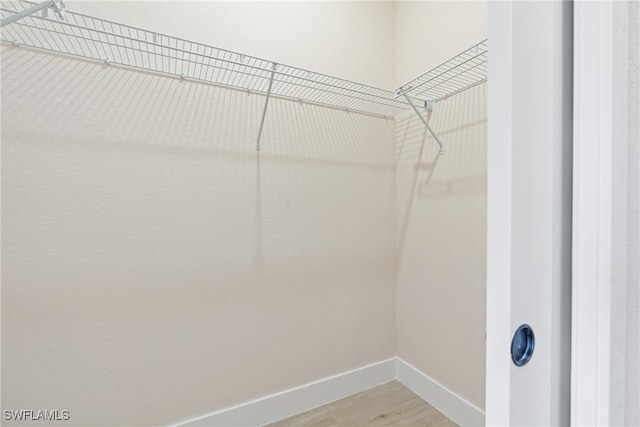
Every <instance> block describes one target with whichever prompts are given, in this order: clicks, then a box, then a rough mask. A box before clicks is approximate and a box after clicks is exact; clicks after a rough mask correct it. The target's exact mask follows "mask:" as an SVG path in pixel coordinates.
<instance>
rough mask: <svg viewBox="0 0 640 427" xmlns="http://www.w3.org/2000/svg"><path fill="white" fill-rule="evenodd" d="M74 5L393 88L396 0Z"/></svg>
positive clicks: (78, 1)
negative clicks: (394, 0)
mask: <svg viewBox="0 0 640 427" xmlns="http://www.w3.org/2000/svg"><path fill="white" fill-rule="evenodd" d="M68 7H69V10H74V11H77V12H82V13H86V14H89V15H96V16H100V17H104V18H106V19H112V20H115V21H118V22H123V23H128V24H131V25H135V26H138V27H142V28H147V29H151V30H154V31H158V32H160V33H166V34H170V35H174V36H177V37H182V38H186V39H188V40H195V41H198V42H201V43H206V44H210V45H212V46H218V47H221V48H225V49H230V50H235V51H238V52H241V53H245V54H247V55H254V56H258V57H262V58H264V59H268V60H273V61H278V62H280V63H282V64H288V65H294V66H297V67H301V68H308V69H310V70H313V71H316V72H319V73H325V74H331V75H336V76H338V77H342V78H345V79H350V80H355V81H357V82H362V83H367V84H370V85H373V86H378V87H382V88H386V89H393V84H394V71H395V68H394V61H393V55H394V49H395V45H394V40H395V33H394V29H395V27H394V2H393V1H346V2H345V1H212V0H205V1H202V0H199V1H188V2H183V1H148V0H147V1H121V0H100V1H86V0H70V1H69V2H68Z"/></svg>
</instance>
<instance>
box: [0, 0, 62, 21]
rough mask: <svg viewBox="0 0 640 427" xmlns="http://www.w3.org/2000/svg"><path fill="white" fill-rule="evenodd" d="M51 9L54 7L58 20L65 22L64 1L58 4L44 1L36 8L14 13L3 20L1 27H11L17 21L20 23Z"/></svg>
mask: <svg viewBox="0 0 640 427" xmlns="http://www.w3.org/2000/svg"><path fill="white" fill-rule="evenodd" d="M49 7H53V10H54V11H55V12H56V15H58V18H60V19H62V20H64V11H65V5H64V2H62V1H59V2H56V0H46V1H43V2H42V3H38V4H36V5H35V6H32V7H30V8H28V9H25V10H23V11H21V12H17V13H14V14H13V15H11V16H9V17H7V18H4V19H1V20H0V27H4V26H5V25H9V24H11V23H14V22H16V21H19V20H20V19H22V18H24V17H26V16H29V15H33V14H34V13H37V12H40V11H41V10H44V11H45V12H46V10H47V9H48V8H49Z"/></svg>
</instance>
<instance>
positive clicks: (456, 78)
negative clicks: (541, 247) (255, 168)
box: [0, 0, 488, 152]
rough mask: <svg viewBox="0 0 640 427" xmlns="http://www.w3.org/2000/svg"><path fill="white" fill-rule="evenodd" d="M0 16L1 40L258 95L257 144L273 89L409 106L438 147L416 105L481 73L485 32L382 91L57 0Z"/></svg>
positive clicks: (333, 102)
mask: <svg viewBox="0 0 640 427" xmlns="http://www.w3.org/2000/svg"><path fill="white" fill-rule="evenodd" d="M50 9H51V10H52V11H53V13H52V14H50V13H49V10H50ZM50 15H51V17H50ZM0 18H1V20H0V27H2V28H1V38H0V40H1V41H2V42H3V43H13V44H14V45H17V46H21V45H23V46H27V47H30V48H34V49H41V50H44V51H49V52H54V53H56V54H65V55H72V56H76V57H80V58H85V59H90V60H97V61H104V62H105V63H107V64H116V65H119V66H124V67H131V68H135V69H140V70H144V71H150V72H154V73H161V74H165V75H171V76H175V77H180V78H182V79H188V80H193V81H199V82H205V83H209V84H214V85H220V86H224V87H231V88H235V89H239V90H244V91H248V92H250V93H251V92H254V93H260V94H264V95H266V99H265V104H264V109H263V112H262V119H261V124H260V129H259V131H258V138H257V144H256V148H257V149H258V150H259V149H260V137H261V135H262V130H263V126H264V121H265V116H266V113H267V108H268V104H269V98H270V97H272V96H273V97H279V98H285V99H291V100H296V101H300V102H307V103H312V104H317V105H322V106H327V107H332V108H339V109H343V110H346V111H353V112H358V113H364V114H370V115H375V116H381V117H387V118H390V117H393V116H395V115H397V114H399V113H401V112H404V111H407V110H409V109H413V110H414V111H415V113H416V114H417V115H418V117H419V118H420V120H421V121H422V122H423V123H424V125H425V127H426V128H427V129H428V130H429V132H430V133H431V134H432V135H433V137H434V138H435V140H436V142H437V143H438V145H439V146H440V151H441V152H443V144H442V142H441V141H440V139H439V138H438V137H437V135H436V134H435V133H434V131H433V130H432V129H431V127H430V126H429V124H428V121H427V119H426V118H425V117H424V116H423V114H422V111H421V110H420V108H423V109H426V110H432V109H433V105H434V103H435V102H437V101H439V100H442V99H445V98H447V97H449V96H452V95H454V94H456V93H459V92H461V91H463V90H465V89H468V88H470V87H472V86H475V85H477V84H479V83H481V82H484V81H486V79H487V60H488V48H487V40H483V41H481V42H480V43H478V44H476V45H474V46H472V47H471V48H469V49H467V50H465V51H464V52H462V53H460V54H458V55H456V56H454V57H453V58H451V59H449V60H448V61H446V62H444V63H442V64H440V65H438V66H437V67H435V68H433V69H431V70H429V71H427V72H426V73H424V74H422V75H421V76H419V77H418V78H416V79H414V80H412V81H411V82H409V83H407V84H405V85H403V86H401V87H400V88H398V89H397V90H395V91H389V90H385V89H381V88H377V87H373V86H368V85H365V84H362V83H357V82H354V81H350V80H345V79H341V78H338V77H333V76H329V75H326V74H321V73H316V72H314V71H310V70H305V69H302V68H297V67H292V66H289V65H284V64H278V63H276V62H273V61H268V60H265V59H261V58H257V57H255V56H249V55H244V54H241V53H238V52H233V51H230V50H227V49H221V48H217V47H213V46H208V45H205V44H202V43H197V42H193V41H189V40H185V39H181V38H178V37H173V36H169V35H166V34H161V33H157V32H153V31H149V30H145V29H142V28H137V27H133V26H130V25H126V24H120V23H117V22H114V21H109V20H106V19H102V18H97V17H93V16H89V15H85V14H82V13H75V12H69V11H66V8H65V5H64V0H45V1H42V2H40V3H35V2H32V1H29V0H0Z"/></svg>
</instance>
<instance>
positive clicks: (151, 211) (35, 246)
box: [1, 3, 395, 426]
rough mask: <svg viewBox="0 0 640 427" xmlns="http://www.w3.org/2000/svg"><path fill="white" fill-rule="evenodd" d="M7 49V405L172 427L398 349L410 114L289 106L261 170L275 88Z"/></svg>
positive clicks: (348, 24) (274, 116) (361, 67)
mask: <svg viewBox="0 0 640 427" xmlns="http://www.w3.org/2000/svg"><path fill="white" fill-rule="evenodd" d="M227 6H228V7H231V6H230V5H227ZM325 6H326V5H320V4H318V7H319V8H322V7H325ZM365 6H366V5H365V4H359V5H352V4H344V5H342V6H341V4H332V5H330V8H332V9H331V10H332V11H333V12H332V13H338V11H339V10H341V9H340V8H341V7H343V8H344V9H343V10H344V11H345V19H344V20H342V21H334V22H332V24H331V25H330V26H329V25H323V26H322V28H323V31H324V32H325V33H326V35H327V38H325V40H329V37H332V35H333V34H334V32H335V33H338V34H340V35H341V37H345V38H346V39H347V40H359V39H361V38H362V37H363V36H362V34H361V32H362V31H363V29H364V34H365V35H367V34H372V33H375V32H377V31H379V30H380V28H379V25H380V22H379V21H377V20H375V19H374V20H369V19H368V16H369V15H368V14H366V13H364V14H362V16H360V15H357V16H356V14H355V13H352V12H351V11H352V10H353V9H354V8H358V7H360V8H365ZM70 7H71V8H73V5H70ZM83 7H85V8H87V9H89V8H92V7H95V8H100V7H106V6H104V5H103V4H100V3H95V4H91V5H89V4H87V5H83ZM118 7H119V8H120V9H119V10H118V12H117V13H118V14H122V15H123V16H124V15H125V14H126V13H129V12H130V13H131V19H123V20H125V21H131V22H134V21H136V22H137V20H146V21H148V22H150V23H151V22H158V26H160V27H162V25H164V24H162V19H163V16H165V15H164V9H162V7H159V8H158V9H155V8H154V9H148V10H145V14H141V15H137V13H138V12H136V11H137V10H138V8H139V7H140V5H139V4H137V3H127V4H126V5H125V4H124V3H122V4H120V5H119V6H118ZM163 7H167V8H171V7H175V5H172V3H168V4H166V5H163ZM181 7H184V9H185V10H186V9H188V7H187V6H181ZM189 7H190V6H189ZM194 7H195V8H196V9H197V8H198V7H200V8H202V7H203V6H202V5H197V4H196V5H194ZM220 7H222V6H221V5H220ZM247 7H249V6H247ZM306 7H307V8H312V6H311V5H308V6H306ZM327 7H328V6H327ZM371 7H372V8H373V9H374V10H377V8H378V7H382V6H379V5H371ZM294 9H295V8H294ZM305 10H306V9H305ZM127 11H129V12H127ZM308 11H309V10H307V12H308ZM213 12H214V11H213V10H212V12H211V16H210V18H211V21H212V22H219V21H220V20H222V18H221V17H220V16H216V14H215V13H213ZM205 13H206V11H205V10H204V9H198V11H197V13H195V15H194V14H189V17H191V16H197V17H198V18H197V19H198V20H199V21H198V23H197V24H196V23H194V21H186V19H187V18H186V17H185V15H182V18H181V19H182V23H181V25H180V26H179V29H181V30H184V32H185V33H186V32H188V31H191V29H192V28H195V27H198V26H201V25H202V22H203V21H205V20H206V17H205V16H203V15H204V14H205ZM288 13H295V12H294V10H290V11H289V12H288ZM300 13H302V12H300ZM305 13H306V12H305ZM318 13H321V12H320V11H318ZM376 13H377V12H376ZM301 18H302V17H301ZM156 19H157V21H156ZM176 19H177V18H176ZM189 19H191V18H189ZM304 19H308V17H307V16H306V15H305V17H304ZM354 19H355V20H357V22H356V23H354V22H352V21H353V20H354ZM186 22H189V25H186V24H185V23H186ZM286 22H290V21H286ZM286 22H285V21H283V22H280V23H276V24H279V25H281V27H280V28H275V27H274V28H273V29H272V30H273V33H274V34H275V33H277V32H279V33H280V34H285V35H286V34H289V35H290V34H291V31H294V29H291V31H289V30H288V29H287V28H286V27H285V28H283V27H282V25H285V24H286ZM389 22H390V23H392V22H393V21H392V20H390V21H389ZM236 24H237V25H238V28H241V25H240V22H236ZM271 24H272V25H273V22H272V23H271ZM265 25H266V24H265ZM291 25H294V24H293V23H291ZM295 25H297V24H295ZM374 27H375V31H374ZM171 29H172V28H167V29H166V30H167V32H169V30H171ZM176 29H178V26H176V27H175V28H173V30H174V31H171V32H172V33H180V32H183V31H175V30H176ZM320 30H321V29H320V28H316V29H315V30H313V31H320ZM383 32H384V30H383ZM294 34H295V31H294ZM183 35H185V36H186V37H191V36H192V34H183ZM193 36H194V37H196V36H197V34H193ZM255 36H256V38H259V35H255ZM308 37H311V36H310V35H309V36H308ZM247 43H249V41H247ZM299 43H300V40H297V39H296V37H287V38H286V39H283V40H281V41H280V46H279V48H280V49H283V50H284V49H285V46H287V45H288V46H290V47H291V48H292V50H291V52H288V55H289V57H288V58H286V60H287V61H290V62H292V63H294V64H301V63H304V62H305V61H306V62H308V63H311V62H312V61H311V60H313V59H315V60H318V61H323V63H325V64H326V65H327V67H329V66H330V65H331V64H333V66H338V65H340V64H342V65H345V64H346V63H345V62H344V61H342V60H341V59H340V58H339V57H340V55H345V54H346V53H345V52H349V53H350V55H351V56H352V57H356V56H361V57H362V56H363V55H366V56H364V58H365V59H366V60H365V61H362V62H360V61H353V63H350V65H349V66H348V67H347V68H346V70H347V71H348V70H349V69H350V70H351V71H354V70H355V71H354V76H355V77H356V78H357V77H358V73H360V74H362V75H364V74H365V73H364V71H365V70H371V69H372V65H371V63H372V62H373V63H376V61H378V60H379V59H380V56H381V55H385V53H384V52H380V51H376V55H375V56H374V55H372V54H370V53H367V51H363V50H361V49H360V48H359V46H357V45H349V44H344V45H343V46H340V47H337V46H336V47H335V48H334V49H333V52H335V53H336V55H337V56H338V59H336V58H333V57H332V59H327V58H325V59H320V58H314V55H315V54H314V53H313V52H312V51H308V52H307V51H299V50H296V49H294V48H295V47H296V46H298V44H299ZM217 44H222V45H226V44H227V41H226V40H221V41H220V42H219V43H217ZM238 44H240V42H238ZM283 45H284V46H283ZM2 49H3V50H2V135H1V136H2V173H3V177H2V196H3V200H2V203H3V206H2V207H3V212H2V228H3V235H2V249H3V251H2V266H3V269H2V300H3V305H2V340H3V342H2V344H3V346H2V374H3V378H2V391H3V393H2V399H3V400H2V408H3V409H22V408H25V409H28V408H33V409H60V410H62V409H67V410H69V411H70V415H71V421H70V422H66V423H64V425H85V426H86V425H166V424H168V423H172V422H178V421H181V420H185V419H188V418H191V417H194V416H197V415H201V414H204V413H208V412H210V411H214V410H216V409H222V408H224V407H227V406H230V405H233V404H237V403H241V402H245V401H247V400H251V399H254V398H257V397H261V396H264V395H267V394H270V393H274V392H278V391H281V390H284V389H287V388H291V387H294V386H297V385H301V384H304V383H307V382H310V381H313V380H316V379H319V378H323V377H327V376H329V375H332V374H336V373H340V372H344V371H347V370H350V369H353V368H357V367H360V366H363V365H367V364H369V363H372V362H377V361H379V360H383V359H387V358H389V357H392V356H394V355H395V326H394V325H395V287H394V283H395V263H394V253H395V252H394V240H393V239H394V233H395V230H394V204H393V200H394V197H393V193H394V148H393V142H392V141H393V132H394V122H393V121H392V120H384V119H377V118H372V117H368V116H362V115H357V114H353V113H351V114H349V113H346V112H343V111H336V110H331V109H326V108H318V107H313V106H309V105H300V104H299V103H291V102H286V101H280V100H273V101H272V103H271V107H270V110H269V113H268V116H267V120H266V125H265V126H266V128H265V132H264V139H263V150H262V151H261V152H260V157H259V158H258V153H257V152H256V151H255V148H254V147H255V138H256V134H257V129H258V126H259V119H260V115H261V111H262V104H263V102H264V98H263V97H261V96H255V95H251V96H247V94H246V93H244V92H237V91H231V90H225V89H219V88H215V87H212V86H206V85H202V84H197V83H190V82H184V83H181V82H180V81H178V80H175V79H171V78H166V77H162V76H156V75H151V74H145V73H137V72H132V71H131V70H124V69H119V68H116V67H106V66H103V65H102V64H94V63H89V62H84V61H79V60H77V59H69V58H62V57H56V56H52V55H46V54H42V53H33V52H29V51H28V50H26V49H21V48H20V49H16V48H13V47H5V46H3V48H2ZM256 50H257V49H256ZM331 51H332V50H331V49H325V50H323V51H322V54H326V55H328V54H329V53H331ZM294 52H297V53H294ZM255 53H256V54H263V53H264V54H265V55H266V54H267V53H268V52H267V53H265V52H255ZM296 55H299V58H300V60H299V61H298V60H296V57H295V56H296ZM268 56H271V54H269V55H268ZM273 56H274V57H275V58H277V59H280V57H279V55H277V54H276V52H273ZM283 56H285V55H283ZM387 57H388V60H389V61H388V62H389V63H393V61H392V57H391V56H390V54H387ZM312 65H313V64H312ZM345 66H346V65H345ZM349 67H351V68H349ZM327 71H331V70H327ZM374 74H375V73H374ZM52 76H55V78H53V80H54V81H52ZM376 78H380V79H390V78H389V77H388V76H387V77H384V72H383V73H381V74H380V75H378V77H376ZM258 159H259V163H258ZM7 424H10V423H7ZM61 424H62V423H61Z"/></svg>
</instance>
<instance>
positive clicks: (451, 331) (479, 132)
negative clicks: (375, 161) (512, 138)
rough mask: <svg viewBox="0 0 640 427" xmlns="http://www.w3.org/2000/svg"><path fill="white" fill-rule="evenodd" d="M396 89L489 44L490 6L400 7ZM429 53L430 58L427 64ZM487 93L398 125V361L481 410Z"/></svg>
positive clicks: (476, 91) (474, 92) (481, 89)
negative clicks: (425, 119)
mask: <svg viewBox="0 0 640 427" xmlns="http://www.w3.org/2000/svg"><path fill="white" fill-rule="evenodd" d="M396 29H397V34H398V37H397V39H396V75H397V78H398V79H400V80H397V83H398V84H402V83H406V82H407V81H408V80H409V79H410V78H412V77H415V76H416V75H417V74H419V73H421V72H424V71H426V70H427V69H429V67H433V66H435V65H437V64H438V63H440V62H442V61H444V60H446V59H448V58H450V57H452V56H454V55H456V54H457V53H459V52H460V51H463V50H465V49H466V48H468V47H470V46H472V45H473V44H475V43H477V42H478V41H480V40H483V39H485V38H486V4H484V3H479V2H398V3H397V4H396ZM432 53H433V55H432ZM486 114H487V113H486V85H485V84H483V85H480V86H477V87H475V88H472V89H470V90H467V91H465V92H462V93H460V94H459V95H456V96H453V97H451V98H449V99H447V100H445V101H441V102H439V103H438V104H437V105H436V109H435V111H434V112H433V114H432V116H431V122H430V125H431V127H432V128H433V129H434V130H435V132H436V133H437V134H438V136H439V137H440V139H441V140H442V141H443V143H444V145H445V150H446V152H445V154H444V155H443V156H438V155H437V152H438V146H437V144H436V143H435V141H434V140H433V138H432V137H431V135H428V134H427V133H426V132H425V128H424V125H423V124H422V123H421V122H420V121H419V120H418V118H417V117H415V115H412V114H404V115H401V116H399V117H396V156H397V170H396V242H397V263H398V265H397V285H396V286H397V293H396V298H397V302H396V304H397V351H398V356H399V357H401V358H402V359H404V360H406V361H407V362H409V363H410V364H412V365H413V366H415V367H416V368H418V369H420V370H421V371H422V372H424V373H425V374H427V375H429V376H430V377H432V378H434V379H435V380H437V381H438V382H440V383H441V384H443V385H444V386H445V387H447V388H449V389H450V390H452V391H453V392H454V393H456V394H458V395H460V396H462V397H463V398H465V399H467V400H468V401H470V402H471V403H473V404H475V405H476V406H478V407H480V408H484V384H485V383H484V378H485V314H486V308H485V307H486V305H485V290H486V286H485V284H486V172H487V171H486V144H487V141H486V134H487V130H486V126H487V123H486V121H487V116H486Z"/></svg>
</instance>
